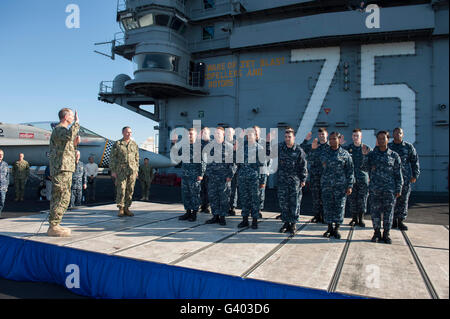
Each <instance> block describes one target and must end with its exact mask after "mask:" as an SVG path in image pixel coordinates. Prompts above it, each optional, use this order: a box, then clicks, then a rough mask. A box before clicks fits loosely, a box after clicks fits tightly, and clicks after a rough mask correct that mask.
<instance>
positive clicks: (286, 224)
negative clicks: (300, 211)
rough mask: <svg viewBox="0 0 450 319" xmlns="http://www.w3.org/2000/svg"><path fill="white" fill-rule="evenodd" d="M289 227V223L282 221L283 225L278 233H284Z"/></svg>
mask: <svg viewBox="0 0 450 319" xmlns="http://www.w3.org/2000/svg"><path fill="white" fill-rule="evenodd" d="M288 229H289V223H284V224H283V226H282V227H281V228H280V233H285V232H287V231H288Z"/></svg>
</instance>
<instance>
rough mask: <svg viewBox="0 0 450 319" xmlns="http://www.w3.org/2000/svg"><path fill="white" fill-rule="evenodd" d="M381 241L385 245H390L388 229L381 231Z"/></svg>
mask: <svg viewBox="0 0 450 319" xmlns="http://www.w3.org/2000/svg"><path fill="white" fill-rule="evenodd" d="M383 241H384V242H385V243H386V244H392V240H391V238H390V237H389V229H385V230H384V231H383Z"/></svg>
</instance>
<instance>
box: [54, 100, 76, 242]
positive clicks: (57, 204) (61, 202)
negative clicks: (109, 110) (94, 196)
mask: <svg viewBox="0 0 450 319" xmlns="http://www.w3.org/2000/svg"><path fill="white" fill-rule="evenodd" d="M58 116H59V121H60V122H59V124H58V125H57V126H56V127H55V128H54V129H53V132H52V136H51V137H50V156H49V161H50V175H51V176H52V184H53V186H52V199H51V201H50V215H49V218H48V220H49V224H50V227H49V228H48V231H47V234H48V235H49V236H56V237H68V236H70V229H68V228H65V227H61V226H59V224H60V223H61V220H62V218H63V215H64V213H65V211H66V209H67V207H68V206H69V203H70V188H71V186H72V174H73V172H74V171H75V147H76V145H78V143H79V142H80V137H79V136H78V131H79V129H80V125H79V124H78V114H77V113H76V112H75V115H74V114H73V112H72V110H71V109H69V108H63V109H62V110H60V111H59V113H58ZM73 122H74V124H73V125H72V126H71V127H70V129H69V128H68V127H69V125H70V124H72V123H73Z"/></svg>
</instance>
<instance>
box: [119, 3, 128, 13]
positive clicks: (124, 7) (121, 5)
mask: <svg viewBox="0 0 450 319" xmlns="http://www.w3.org/2000/svg"><path fill="white" fill-rule="evenodd" d="M126 9H127V2H126V0H117V12H120V11H125V10H126Z"/></svg>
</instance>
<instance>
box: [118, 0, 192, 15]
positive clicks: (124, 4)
mask: <svg viewBox="0 0 450 319" xmlns="http://www.w3.org/2000/svg"><path fill="white" fill-rule="evenodd" d="M155 2H157V3H158V4H162V5H164V4H167V5H168V6H170V7H174V8H176V9H178V10H179V11H181V12H183V13H185V9H186V1H185V0H165V1H150V0H117V12H120V11H125V10H126V9H127V8H130V7H140V6H145V5H150V4H153V3H155Z"/></svg>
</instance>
